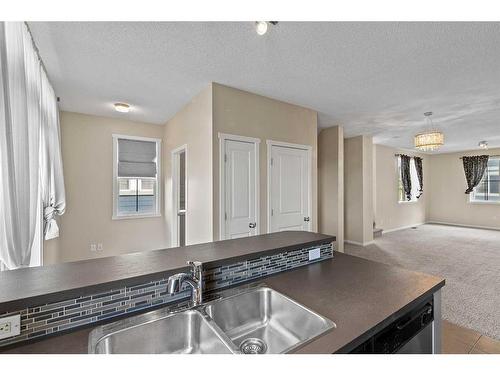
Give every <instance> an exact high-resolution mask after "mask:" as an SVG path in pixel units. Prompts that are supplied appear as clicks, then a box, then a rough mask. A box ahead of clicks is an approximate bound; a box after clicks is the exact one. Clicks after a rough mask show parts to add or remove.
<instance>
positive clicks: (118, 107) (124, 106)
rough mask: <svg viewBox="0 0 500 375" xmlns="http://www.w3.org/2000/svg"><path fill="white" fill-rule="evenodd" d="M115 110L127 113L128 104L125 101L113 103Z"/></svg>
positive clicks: (128, 109) (128, 110)
mask: <svg viewBox="0 0 500 375" xmlns="http://www.w3.org/2000/svg"><path fill="white" fill-rule="evenodd" d="M114 106H115V111H117V112H122V113H128V112H130V105H129V104H127V103H115V104H114Z"/></svg>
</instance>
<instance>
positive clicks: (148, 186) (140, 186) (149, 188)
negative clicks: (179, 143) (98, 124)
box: [113, 135, 161, 219]
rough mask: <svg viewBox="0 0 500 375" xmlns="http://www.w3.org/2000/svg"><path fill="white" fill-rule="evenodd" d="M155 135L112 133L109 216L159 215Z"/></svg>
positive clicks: (157, 160) (158, 140)
mask: <svg viewBox="0 0 500 375" xmlns="http://www.w3.org/2000/svg"><path fill="white" fill-rule="evenodd" d="M160 146H161V140H160V139H156V138H143V137H130V136H123V135H113V219H121V218H131V217H136V218H137V217H148V216H158V215H160V199H159V197H160V185H159V181H160V179H159V171H160V155H161V152H160Z"/></svg>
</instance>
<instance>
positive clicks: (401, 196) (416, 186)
mask: <svg viewBox="0 0 500 375" xmlns="http://www.w3.org/2000/svg"><path fill="white" fill-rule="evenodd" d="M410 178H411V199H410V200H408V199H406V195H405V192H404V189H403V181H402V180H401V158H400V157H398V201H399V202H400V203H404V202H417V201H418V198H417V197H418V193H419V190H420V183H419V182H418V176H417V168H416V167H415V159H413V158H411V159H410Z"/></svg>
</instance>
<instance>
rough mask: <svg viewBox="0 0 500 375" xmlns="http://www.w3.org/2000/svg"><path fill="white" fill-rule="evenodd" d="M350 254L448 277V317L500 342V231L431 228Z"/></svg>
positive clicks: (388, 236) (403, 233)
mask: <svg viewBox="0 0 500 375" xmlns="http://www.w3.org/2000/svg"><path fill="white" fill-rule="evenodd" d="M345 251H346V253H348V254H351V255H356V256H360V257H363V258H367V259H370V260H374V261H378V262H382V263H386V264H390V265H395V266H400V267H403V268H406V269H409V270H414V271H419V272H424V273H428V274H431V275H438V276H442V277H443V278H445V279H446V286H445V287H444V289H443V293H442V296H443V317H444V318H445V319H447V320H449V321H451V322H453V323H456V324H458V325H461V326H465V327H468V328H472V329H474V330H476V331H479V332H481V333H482V334H484V335H487V336H490V337H493V338H495V339H497V340H499V339H500V231H494V230H483V229H472V228H461V227H453V226H446V225H434V224H425V225H422V226H419V227H417V228H416V229H404V230H400V231H396V232H392V233H387V234H384V235H383V236H382V237H380V238H376V239H375V244H373V245H369V246H366V247H361V246H355V245H350V244H346V250H345Z"/></svg>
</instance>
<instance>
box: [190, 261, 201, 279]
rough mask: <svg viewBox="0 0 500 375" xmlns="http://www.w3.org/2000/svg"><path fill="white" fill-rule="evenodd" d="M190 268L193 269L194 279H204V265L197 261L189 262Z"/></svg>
mask: <svg viewBox="0 0 500 375" xmlns="http://www.w3.org/2000/svg"><path fill="white" fill-rule="evenodd" d="M187 264H188V266H190V267H192V268H191V272H192V274H193V276H194V277H196V278H197V279H199V280H200V282H201V279H202V278H203V276H202V274H203V263H202V262H198V261H197V260H188V262H187Z"/></svg>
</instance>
